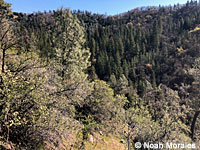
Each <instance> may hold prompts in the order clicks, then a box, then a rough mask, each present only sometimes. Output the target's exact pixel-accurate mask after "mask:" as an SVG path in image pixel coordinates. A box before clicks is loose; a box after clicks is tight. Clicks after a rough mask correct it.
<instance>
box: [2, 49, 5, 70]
mask: <svg viewBox="0 0 200 150" xmlns="http://www.w3.org/2000/svg"><path fill="white" fill-rule="evenodd" d="M5 57H6V50H5V49H3V56H2V66H1V67H2V68H1V71H2V73H4V72H5Z"/></svg>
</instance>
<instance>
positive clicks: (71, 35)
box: [53, 9, 90, 81]
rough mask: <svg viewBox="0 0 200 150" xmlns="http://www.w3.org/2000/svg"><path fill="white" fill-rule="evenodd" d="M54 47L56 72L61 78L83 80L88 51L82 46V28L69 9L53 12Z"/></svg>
mask: <svg viewBox="0 0 200 150" xmlns="http://www.w3.org/2000/svg"><path fill="white" fill-rule="evenodd" d="M54 17H55V26H54V39H53V40H54V41H53V42H54V48H55V50H56V61H57V62H58V66H57V69H58V72H59V75H61V77H62V78H63V79H73V80H78V81H80V80H85V79H86V77H87V76H86V74H85V71H86V69H87V67H88V66H89V65H90V62H89V61H88V60H89V57H90V52H89V50H88V49H86V48H84V46H85V45H84V44H85V39H84V30H83V27H81V26H80V25H79V24H80V22H79V20H78V19H77V17H76V16H75V15H73V14H72V12H71V10H69V9H59V10H58V11H57V12H56V13H55V14H54Z"/></svg>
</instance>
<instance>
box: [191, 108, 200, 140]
mask: <svg viewBox="0 0 200 150" xmlns="http://www.w3.org/2000/svg"><path fill="white" fill-rule="evenodd" d="M199 114H200V111H196V112H195V114H194V117H193V120H192V125H191V138H192V140H194V129H195V123H196V120H197V118H198V116H199Z"/></svg>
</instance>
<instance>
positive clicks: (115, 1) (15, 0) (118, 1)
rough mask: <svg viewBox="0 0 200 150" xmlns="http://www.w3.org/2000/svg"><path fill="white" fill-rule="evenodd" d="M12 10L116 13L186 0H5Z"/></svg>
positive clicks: (182, 2)
mask: <svg viewBox="0 0 200 150" xmlns="http://www.w3.org/2000/svg"><path fill="white" fill-rule="evenodd" d="M5 1H6V2H7V3H11V4H12V10H13V11H14V12H24V13H32V12H38V11H41V12H43V11H44V10H46V11H49V10H57V9H58V8H60V7H62V6H63V7H65V8H71V9H72V10H78V9H79V10H87V11H90V12H92V13H99V14H106V15H116V14H120V13H123V12H126V11H128V10H132V9H134V8H137V7H142V6H159V5H161V6H167V5H170V4H171V5H174V4H177V3H179V4H184V3H186V2H187V0H5Z"/></svg>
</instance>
